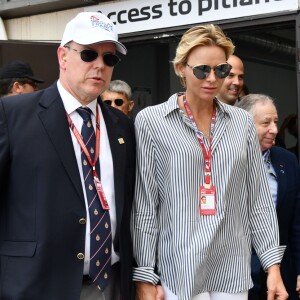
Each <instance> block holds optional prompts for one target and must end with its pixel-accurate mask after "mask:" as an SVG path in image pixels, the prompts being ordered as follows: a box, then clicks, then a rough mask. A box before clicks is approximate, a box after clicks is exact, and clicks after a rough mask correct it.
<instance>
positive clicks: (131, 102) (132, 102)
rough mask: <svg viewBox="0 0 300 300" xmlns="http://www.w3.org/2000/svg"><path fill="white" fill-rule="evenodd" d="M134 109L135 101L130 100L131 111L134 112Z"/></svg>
mask: <svg viewBox="0 0 300 300" xmlns="http://www.w3.org/2000/svg"><path fill="white" fill-rule="evenodd" d="M133 107H134V101H133V100H129V111H132V110H133Z"/></svg>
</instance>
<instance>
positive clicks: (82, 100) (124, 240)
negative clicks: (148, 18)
mask: <svg viewBox="0 0 300 300" xmlns="http://www.w3.org/2000/svg"><path fill="white" fill-rule="evenodd" d="M117 39H118V36H117V33H116V30H115V27H114V24H113V23H112V22H111V21H110V20H109V19H108V18H107V17H106V16H104V15H102V14H101V13H98V12H83V13H79V14H78V15H77V16H76V17H75V18H74V19H72V20H71V21H70V22H69V23H68V24H67V26H66V28H65V31H64V35H63V38H62V42H61V44H60V46H59V47H58V51H57V54H58V62H59V66H60V75H59V80H58V81H57V82H55V83H54V84H53V85H52V86H50V87H48V88H46V89H44V90H40V91H37V92H35V93H30V94H24V95H19V96H11V97H9V98H10V99H7V98H2V99H1V100H0V181H1V186H0V203H1V206H0V222H1V223H0V282H1V284H0V299H20V300H21V299H22V300H25V299H30V300H41V299H43V300H53V299H55V300H79V299H85V300H91V299H97V300H99V299H105V300H116V299H120V298H122V299H123V300H129V299H131V282H132V278H131V277H132V276H131V273H132V244H131V237H130V228H129V223H130V212H131V201H132V195H133V189H134V177H135V139H134V128H133V125H132V122H131V121H130V119H129V118H127V117H126V116H125V115H124V114H123V113H122V112H121V111H119V110H117V109H115V108H113V107H110V106H108V105H104V104H103V103H102V101H99V102H97V100H96V99H97V98H98V97H99V95H100V94H101V93H102V92H103V91H104V90H105V89H106V88H107V87H108V85H109V83H110V80H111V76H112V72H113V68H114V66H115V65H116V64H117V63H118V61H119V58H118V57H117V55H116V51H118V52H121V53H122V54H125V53H126V48H125V46H124V45H122V44H121V43H120V42H118V40H117ZM87 108H88V109H87ZM90 112H91V113H90ZM89 116H91V120H86V119H85V118H87V119H88V117H89ZM83 118H84V119H85V120H84V119H83ZM93 129H94V130H93ZM95 132H96V134H95ZM87 133H89V138H90V140H89V141H88V142H86V141H85V135H86V134H87ZM95 135H96V138H95ZM95 139H96V140H97V143H93V142H92V140H95ZM98 147H99V153H100V154H99V155H96V154H95V153H97V152H98ZM82 152H83V154H82ZM86 154H87V155H86ZM94 156H95V158H96V159H95V158H94ZM89 158H90V159H89ZM95 160H96V161H97V162H100V167H99V168H98V165H97V163H96V164H95V168H94V170H93V172H91V167H90V162H91V164H92V165H94V162H95ZM87 168H88V169H87ZM89 174H91V176H90V175H89ZM93 175H94V177H96V178H98V181H96V184H97V187H98V189H99V193H100V195H101V199H102V203H103V207H104V209H105V211H106V213H105V214H103V209H102V207H101V206H100V208H93V207H94V205H100V200H99V197H98V193H97V191H96V188H95V182H94V180H93ZM90 179H91V181H89V180H90ZM95 180H96V179H95ZM86 183H88V185H86ZM92 193H93V200H94V201H93V203H89V204H88V201H89V200H90V195H91V194H92ZM103 194H104V195H105V197H106V200H107V203H106V202H105V201H104V200H105V199H104V197H103ZM107 204H108V205H107ZM88 206H91V207H92V208H93V209H92V212H91V213H92V214H91V215H90V211H89V208H88ZM107 207H109V210H107ZM98 216H101V217H102V218H103V219H101V220H99V221H98V219H97V222H98V224H99V226H97V224H96V225H95V226H94V225H91V223H92V220H93V222H94V219H95V218H97V217H98ZM107 217H108V220H106V221H105V222H104V224H103V221H102V220H104V219H105V218H107ZM96 227H97V228H96ZM95 228H96V229H95ZM100 228H101V229H100ZM98 230H100V231H98ZM102 230H103V231H102ZM95 233H97V234H95ZM109 241H111V242H109ZM95 243H98V245H97V247H98V248H97V250H95V249H94V248H93V247H94V244H95ZM103 244H104V245H105V244H106V245H105V247H102V245H103ZM92 248H93V249H94V250H95V252H93V253H90V250H91V252H92V250H93V249H92ZM94 250H93V251H94ZM98 250H99V251H98ZM102 252H103V253H104V254H106V256H105V257H102V256H101V257H98V254H100V253H102ZM93 268H94V269H93ZM95 268H96V271H95ZM92 269H93V272H92V271H91V270H92ZM102 270H104V271H105V272H104V273H103V272H102ZM91 273H93V274H91ZM100 279H101V280H100ZM83 281H84V282H83ZM98 286H99V288H100V289H99V288H98ZM119 287H120V288H119ZM120 294H121V295H120Z"/></svg>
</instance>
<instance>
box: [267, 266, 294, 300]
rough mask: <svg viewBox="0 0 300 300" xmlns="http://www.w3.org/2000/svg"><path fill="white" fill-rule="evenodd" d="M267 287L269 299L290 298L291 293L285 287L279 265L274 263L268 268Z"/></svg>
mask: <svg viewBox="0 0 300 300" xmlns="http://www.w3.org/2000/svg"><path fill="white" fill-rule="evenodd" d="M267 288H268V292H267V294H268V298H267V300H286V299H287V298H288V296H289V295H288V293H287V291H286V289H285V287H284V284H283V281H282V278H281V274H280V268H279V265H273V266H271V267H270V268H269V269H268V278H267Z"/></svg>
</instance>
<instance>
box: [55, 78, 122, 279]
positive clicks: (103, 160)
mask: <svg viewBox="0 0 300 300" xmlns="http://www.w3.org/2000/svg"><path fill="white" fill-rule="evenodd" d="M57 87H58V91H59V93H60V96H61V98H62V101H63V104H64V107H65V110H66V112H67V113H68V114H69V116H70V118H71V120H72V122H73V123H74V125H75V127H76V128H77V130H78V132H79V133H80V132H81V127H82V124H83V119H82V117H81V116H80V115H79V114H78V112H77V111H76V109H77V108H79V107H81V106H82V104H81V103H80V102H79V101H78V100H77V99H75V98H74V97H73V96H72V95H71V94H70V93H69V92H68V91H66V90H65V89H64V87H63V86H62V85H61V83H60V81H58V82H57ZM96 106H97V99H95V100H94V101H92V102H90V103H89V104H88V105H87V107H89V108H90V109H91V111H92V112H93V113H92V123H93V126H94V129H95V128H96ZM98 108H99V115H100V151H99V152H100V153H99V159H100V160H99V162H100V174H101V183H102V186H103V190H104V193H105V196H106V198H107V202H108V205H109V208H110V210H109V215H110V221H111V229H112V241H113V240H114V237H115V232H116V227H117V216H116V206H115V187H114V170H113V161H112V154H111V150H110V145H109V140H108V135H107V130H106V125H105V122H104V119H103V115H102V112H101V108H100V106H99V105H98ZM70 134H71V136H72V141H73V146H74V151H75V155H76V160H77V164H78V169H79V173H80V179H81V184H82V189H83V192H84V200H85V206H86V221H87V222H86V236H85V256H84V271H83V272H84V274H88V272H89V266H90V217H89V210H88V204H87V198H86V192H85V184H84V179H83V172H82V167H81V164H82V162H81V148H80V145H79V143H78V141H77V139H76V137H75V135H74V134H73V131H72V130H71V129H70ZM119 260H120V258H119V255H118V254H117V253H116V252H115V251H114V247H113V245H112V257H111V264H114V263H115V262H117V261H119Z"/></svg>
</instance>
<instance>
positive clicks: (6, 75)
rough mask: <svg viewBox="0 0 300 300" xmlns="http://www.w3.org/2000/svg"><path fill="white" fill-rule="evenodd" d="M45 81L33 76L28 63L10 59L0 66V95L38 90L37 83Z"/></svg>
mask: <svg viewBox="0 0 300 300" xmlns="http://www.w3.org/2000/svg"><path fill="white" fill-rule="evenodd" d="M43 82H45V81H44V80H43V79H40V78H37V77H35V76H34V74H33V71H32V69H31V67H30V65H29V64H28V63H25V62H23V61H18V60H16V61H12V62H10V63H8V64H7V65H5V66H3V67H2V68H0V96H12V95H18V94H25V93H31V92H34V91H37V90H38V86H37V83H43Z"/></svg>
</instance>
